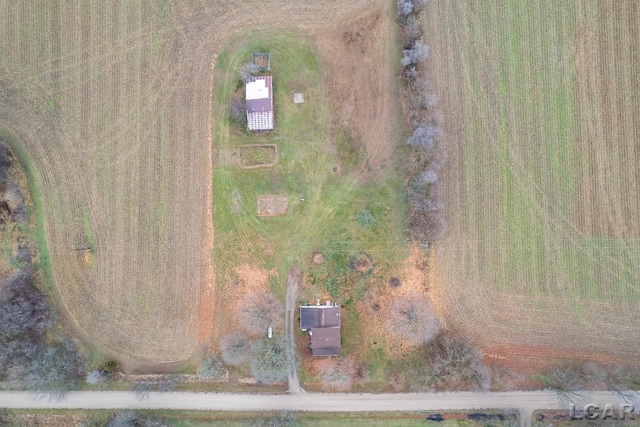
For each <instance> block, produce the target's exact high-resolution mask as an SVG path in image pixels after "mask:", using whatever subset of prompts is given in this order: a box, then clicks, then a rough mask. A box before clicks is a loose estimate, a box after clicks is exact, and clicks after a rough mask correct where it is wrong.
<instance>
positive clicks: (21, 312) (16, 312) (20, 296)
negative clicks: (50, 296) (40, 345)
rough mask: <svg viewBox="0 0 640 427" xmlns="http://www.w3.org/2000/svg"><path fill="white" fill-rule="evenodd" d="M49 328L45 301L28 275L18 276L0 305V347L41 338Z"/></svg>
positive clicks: (47, 309)
mask: <svg viewBox="0 0 640 427" xmlns="http://www.w3.org/2000/svg"><path fill="white" fill-rule="evenodd" d="M50 325H51V316H50V312H49V304H48V302H47V299H46V298H45V297H44V295H42V293H40V291H39V290H38V289H37V288H36V287H35V285H34V284H33V277H32V276H31V275H30V274H29V273H24V272H18V273H17V274H16V275H15V276H14V277H13V279H12V281H11V286H10V288H9V290H8V292H7V294H6V297H5V299H4V301H2V302H0V343H2V342H3V341H4V340H11V339H16V338H28V339H31V338H35V337H42V336H43V335H44V333H45V332H46V331H47V329H48V328H49V326H50Z"/></svg>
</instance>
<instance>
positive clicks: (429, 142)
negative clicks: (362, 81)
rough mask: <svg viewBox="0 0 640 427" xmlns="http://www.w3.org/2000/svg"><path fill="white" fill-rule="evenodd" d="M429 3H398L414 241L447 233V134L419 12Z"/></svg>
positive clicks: (410, 221) (430, 239)
mask: <svg viewBox="0 0 640 427" xmlns="http://www.w3.org/2000/svg"><path fill="white" fill-rule="evenodd" d="M427 2H428V0H398V1H397V11H398V15H397V22H398V26H399V28H400V33H401V35H402V44H403V50H402V58H401V59H400V65H401V67H402V73H401V78H400V83H401V84H400V94H401V100H402V105H403V110H404V113H405V116H406V117H407V120H408V122H409V124H410V125H411V128H412V132H411V134H410V135H409V137H408V138H407V139H406V140H405V143H406V145H407V146H408V148H409V150H410V155H409V159H408V160H409V161H408V162H406V165H407V166H406V174H407V189H406V191H407V199H408V202H409V218H408V233H409V237H410V238H411V239H412V240H417V241H423V242H433V241H437V240H440V239H441V238H442V237H443V235H444V232H445V230H446V221H445V218H444V211H443V209H444V204H443V201H442V199H441V195H440V183H439V171H440V167H441V165H442V161H443V153H444V149H443V143H442V140H443V138H442V137H443V134H442V131H441V129H440V128H439V127H438V123H437V116H436V114H435V111H434V109H433V107H434V106H435V104H436V102H437V97H436V96H435V94H433V93H432V92H431V91H430V87H429V82H428V80H427V69H426V61H427V59H428V58H429V46H428V45H427V44H426V43H424V42H423V41H422V36H423V31H422V25H421V23H420V16H421V13H423V11H424V10H425V7H426V6H427Z"/></svg>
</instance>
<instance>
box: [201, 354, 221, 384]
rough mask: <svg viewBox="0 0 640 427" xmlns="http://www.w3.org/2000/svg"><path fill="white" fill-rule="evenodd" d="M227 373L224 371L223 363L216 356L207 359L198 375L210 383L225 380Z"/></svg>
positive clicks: (211, 355) (212, 355)
mask: <svg viewBox="0 0 640 427" xmlns="http://www.w3.org/2000/svg"><path fill="white" fill-rule="evenodd" d="M226 373H227V371H226V370H225V369H224V366H223V365H222V362H221V361H220V359H219V358H218V356H217V355H215V354H210V355H209V356H207V357H205V358H204V360H203V361H202V363H200V367H199V368H198V375H200V376H201V377H202V378H204V379H205V380H209V381H212V380H219V379H221V378H224V376H225V374H226Z"/></svg>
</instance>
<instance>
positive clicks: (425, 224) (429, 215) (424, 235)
mask: <svg viewBox="0 0 640 427" xmlns="http://www.w3.org/2000/svg"><path fill="white" fill-rule="evenodd" d="M407 225H408V228H409V237H410V238H411V239H413V240H416V241H420V242H437V241H438V240H440V239H442V238H443V237H444V233H445V232H446V231H447V222H446V221H445V218H444V215H443V214H442V211H441V210H426V211H420V210H414V211H412V212H411V213H410V215H409V222H408V224H407Z"/></svg>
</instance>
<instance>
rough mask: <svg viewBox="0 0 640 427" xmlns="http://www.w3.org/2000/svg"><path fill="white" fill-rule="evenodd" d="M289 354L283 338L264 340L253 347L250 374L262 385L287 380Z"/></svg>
mask: <svg viewBox="0 0 640 427" xmlns="http://www.w3.org/2000/svg"><path fill="white" fill-rule="evenodd" d="M289 357H290V356H289V352H288V351H287V349H286V345H285V342H284V337H282V336H281V337H277V338H272V339H268V338H264V339H262V340H260V341H257V342H255V343H254V345H253V356H252V358H251V361H250V367H251V374H252V375H253V376H254V378H255V379H256V380H257V381H259V382H262V383H275V382H279V381H285V380H286V379H287V367H288V366H289Z"/></svg>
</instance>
